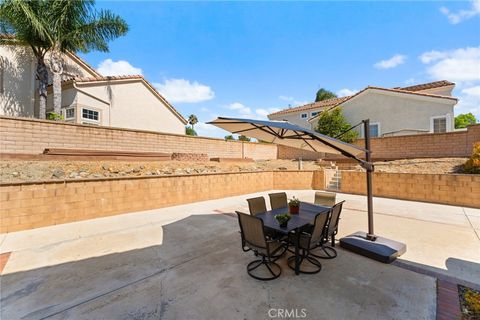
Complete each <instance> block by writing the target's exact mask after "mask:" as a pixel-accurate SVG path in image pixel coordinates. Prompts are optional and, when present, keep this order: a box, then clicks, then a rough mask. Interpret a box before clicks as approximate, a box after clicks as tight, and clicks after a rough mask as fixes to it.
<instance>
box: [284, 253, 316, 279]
mask: <svg viewBox="0 0 480 320" xmlns="http://www.w3.org/2000/svg"><path fill="white" fill-rule="evenodd" d="M305 261H308V262H309V263H310V264H311V265H313V266H314V268H313V270H311V271H310V270H305V269H303V270H302V264H303V263H304V262H305ZM287 265H288V267H289V268H290V269H292V270H295V256H290V257H288V259H287ZM320 270H322V264H321V263H320V261H318V260H317V259H315V258H314V257H313V256H312V254H311V253H310V252H309V251H305V250H303V252H302V255H301V257H300V270H299V271H300V273H304V274H315V273H319V272H320Z"/></svg>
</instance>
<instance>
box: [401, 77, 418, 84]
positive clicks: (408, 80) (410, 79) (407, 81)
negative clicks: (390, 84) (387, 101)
mask: <svg viewBox="0 0 480 320" xmlns="http://www.w3.org/2000/svg"><path fill="white" fill-rule="evenodd" d="M415 82H416V81H415V78H409V79H407V80H405V81H404V83H405V84H406V85H412V84H414V83H415Z"/></svg>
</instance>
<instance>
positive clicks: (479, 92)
mask: <svg viewBox="0 0 480 320" xmlns="http://www.w3.org/2000/svg"><path fill="white" fill-rule="evenodd" d="M462 93H463V94H466V95H469V96H472V97H475V98H477V99H480V86H476V87H471V88H466V89H463V90H462ZM479 103H480V100H479Z"/></svg>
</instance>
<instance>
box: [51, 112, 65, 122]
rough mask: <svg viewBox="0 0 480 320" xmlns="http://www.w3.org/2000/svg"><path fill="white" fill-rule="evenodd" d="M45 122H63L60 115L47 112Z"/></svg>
mask: <svg viewBox="0 0 480 320" xmlns="http://www.w3.org/2000/svg"><path fill="white" fill-rule="evenodd" d="M47 120H53V121H61V120H64V118H63V116H62V115H61V114H58V113H55V112H49V113H47Z"/></svg>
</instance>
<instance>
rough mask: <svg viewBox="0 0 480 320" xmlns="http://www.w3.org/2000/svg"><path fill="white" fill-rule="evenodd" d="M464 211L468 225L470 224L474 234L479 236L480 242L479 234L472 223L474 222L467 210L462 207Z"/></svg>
mask: <svg viewBox="0 0 480 320" xmlns="http://www.w3.org/2000/svg"><path fill="white" fill-rule="evenodd" d="M462 211H463V214H464V215H465V217H466V218H467V221H468V223H469V224H470V226H471V227H472V229H473V233H474V234H475V235H476V236H477V239H478V240H479V241H480V235H479V234H478V232H477V231H476V230H475V227H474V226H473V223H472V221H471V220H470V217H469V216H468V214H467V213H466V212H465V208H464V207H462Z"/></svg>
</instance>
